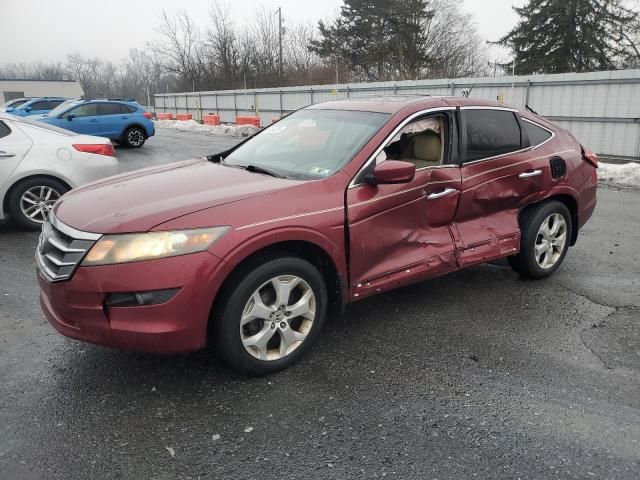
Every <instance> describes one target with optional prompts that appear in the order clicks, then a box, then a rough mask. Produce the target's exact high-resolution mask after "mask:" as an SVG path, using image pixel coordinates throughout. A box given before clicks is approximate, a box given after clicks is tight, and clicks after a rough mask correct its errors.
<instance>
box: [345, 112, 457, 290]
mask: <svg viewBox="0 0 640 480" xmlns="http://www.w3.org/2000/svg"><path fill="white" fill-rule="evenodd" d="M453 126H454V117H453V115H452V112H451V111H443V112H440V113H436V114H430V115H428V116H425V117H421V118H419V119H417V120H415V121H412V122H409V123H408V124H407V125H405V126H404V127H402V128H401V129H400V130H399V131H397V132H395V133H394V134H392V136H391V137H390V138H389V139H387V141H385V143H384V144H383V148H382V149H381V151H380V152H379V153H378V154H377V156H376V158H375V160H374V161H373V162H372V163H371V165H370V166H369V168H372V166H373V165H374V162H375V163H380V162H382V161H384V160H388V159H395V160H405V161H410V162H413V163H415V164H416V175H415V177H414V179H413V180H412V181H411V182H410V183H407V184H400V185H370V184H367V183H366V182H364V181H363V178H364V176H365V175H366V170H367V169H365V171H364V172H363V174H362V175H360V176H359V177H357V178H356V180H355V182H354V183H355V185H353V186H351V187H350V188H349V189H348V191H347V211H348V224H349V244H350V252H349V253H350V280H351V296H352V298H353V299H356V298H363V297H366V296H369V295H373V294H376V293H378V292H381V291H384V290H388V289H391V288H395V287H397V286H400V285H404V284H407V283H411V282H413V281H416V280H419V279H422V278H427V277H429V276H432V275H437V274H441V273H445V272H448V271H450V270H453V269H455V268H456V260H455V248H454V244H453V240H452V236H451V233H450V230H449V225H450V224H451V222H452V221H453V218H454V215H455V211H456V207H457V203H458V198H459V191H460V169H459V168H458V165H454V164H451V158H452V150H453V148H454V146H455V145H454V144H455V142H454V141H453V138H454V133H455V129H454V128H453Z"/></svg>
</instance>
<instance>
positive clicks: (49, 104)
mask: <svg viewBox="0 0 640 480" xmlns="http://www.w3.org/2000/svg"><path fill="white" fill-rule="evenodd" d="M63 102H64V100H50V101H48V102H47V108H44V109H43V110H53V109H54V108H56V107H57V106H58V105H60V104H61V103H63Z"/></svg>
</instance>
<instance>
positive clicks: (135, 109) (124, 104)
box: [34, 99, 155, 148]
mask: <svg viewBox="0 0 640 480" xmlns="http://www.w3.org/2000/svg"><path fill="white" fill-rule="evenodd" d="M34 120H38V121H40V122H45V123H48V124H50V125H55V126H56V127H61V128H64V129H66V130H71V131H72V132H76V133H82V134H86V135H97V136H99V137H107V138H110V139H111V140H113V141H115V142H117V143H121V144H123V145H126V146H128V147H134V148H139V147H141V146H142V145H144V142H145V141H146V140H147V138H149V137H152V136H153V135H154V134H155V125H154V124H153V121H152V120H151V114H149V113H148V112H146V111H145V110H144V108H142V107H141V106H140V105H138V103H137V102H134V101H132V100H120V99H118V100H115V99H101V100H71V101H68V102H65V103H63V104H62V105H60V106H59V107H58V108H55V109H53V110H51V111H50V112H49V113H48V114H46V115H39V116H37V117H34Z"/></svg>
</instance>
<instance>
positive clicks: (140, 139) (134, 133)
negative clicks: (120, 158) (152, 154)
mask: <svg viewBox="0 0 640 480" xmlns="http://www.w3.org/2000/svg"><path fill="white" fill-rule="evenodd" d="M127 141H128V142H129V145H133V146H134V147H139V146H140V145H142V144H143V143H144V135H143V134H142V132H141V131H140V130H138V129H137V128H134V129H133V130H129V133H127Z"/></svg>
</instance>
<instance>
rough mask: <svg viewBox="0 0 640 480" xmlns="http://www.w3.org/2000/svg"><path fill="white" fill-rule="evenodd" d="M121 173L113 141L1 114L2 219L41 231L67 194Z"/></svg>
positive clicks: (0, 197) (0, 186) (0, 169)
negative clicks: (92, 182) (54, 206)
mask: <svg viewBox="0 0 640 480" xmlns="http://www.w3.org/2000/svg"><path fill="white" fill-rule="evenodd" d="M116 173H118V161H117V159H116V158H115V153H114V150H113V146H112V145H111V142H109V140H107V139H105V138H101V137H90V136H88V135H77V134H75V133H73V132H68V131H66V130H62V129H60V128H56V127H52V126H50V125H46V124H42V123H39V122H34V121H32V120H30V119H27V118H19V117H14V116H12V115H8V114H4V113H0V202H2V203H0V205H2V208H0V220H4V219H6V218H7V217H9V218H10V219H12V220H14V221H15V222H16V223H17V224H18V225H20V226H22V227H24V228H28V229H32V230H40V229H41V227H42V222H43V221H44V219H45V217H46V216H47V214H48V212H49V210H51V207H52V206H53V204H54V203H55V202H56V201H57V200H58V199H59V198H60V197H61V196H62V195H63V194H64V193H65V192H67V191H68V190H70V189H72V188H74V187H77V186H78V185H82V184H85V183H88V182H91V181H93V180H97V179H100V178H103V177H107V176H110V175H114V174H116Z"/></svg>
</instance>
